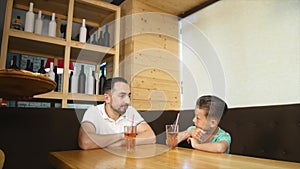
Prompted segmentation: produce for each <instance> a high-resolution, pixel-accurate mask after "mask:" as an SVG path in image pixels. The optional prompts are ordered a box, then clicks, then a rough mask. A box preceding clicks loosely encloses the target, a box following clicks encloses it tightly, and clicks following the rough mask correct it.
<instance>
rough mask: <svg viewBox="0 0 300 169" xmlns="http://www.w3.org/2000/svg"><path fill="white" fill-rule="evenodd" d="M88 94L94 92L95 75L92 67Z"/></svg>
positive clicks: (88, 82)
mask: <svg viewBox="0 0 300 169" xmlns="http://www.w3.org/2000/svg"><path fill="white" fill-rule="evenodd" d="M87 94H94V77H93V70H92V68H91V67H90V70H89V75H88V77H87Z"/></svg>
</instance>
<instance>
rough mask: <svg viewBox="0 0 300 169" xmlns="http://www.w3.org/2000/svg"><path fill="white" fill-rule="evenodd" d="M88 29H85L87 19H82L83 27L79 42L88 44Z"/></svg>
mask: <svg viewBox="0 0 300 169" xmlns="http://www.w3.org/2000/svg"><path fill="white" fill-rule="evenodd" d="M86 33H87V30H86V27H85V19H82V26H81V27H80V32H79V42H84V43H85V42H86Z"/></svg>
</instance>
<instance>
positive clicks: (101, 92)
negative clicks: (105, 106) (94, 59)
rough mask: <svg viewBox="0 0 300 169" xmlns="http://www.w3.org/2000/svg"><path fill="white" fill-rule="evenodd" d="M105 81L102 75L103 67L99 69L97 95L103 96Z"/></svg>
mask: <svg viewBox="0 0 300 169" xmlns="http://www.w3.org/2000/svg"><path fill="white" fill-rule="evenodd" d="M105 81H106V77H105V75H104V67H103V68H102V69H101V76H100V80H99V93H100V94H104V82H105Z"/></svg>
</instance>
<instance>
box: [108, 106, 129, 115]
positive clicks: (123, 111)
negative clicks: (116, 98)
mask: <svg viewBox="0 0 300 169" xmlns="http://www.w3.org/2000/svg"><path fill="white" fill-rule="evenodd" d="M123 106H126V107H127V108H126V109H125V110H121V107H123ZM128 106H129V105H128V104H126V105H122V106H120V107H119V109H116V108H114V107H113V106H112V104H110V107H111V109H113V110H114V111H116V112H118V113H119V114H120V115H123V114H124V113H125V112H126V111H127V109H128Z"/></svg>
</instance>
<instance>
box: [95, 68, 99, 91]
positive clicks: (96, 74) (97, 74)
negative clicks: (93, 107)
mask: <svg viewBox="0 0 300 169" xmlns="http://www.w3.org/2000/svg"><path fill="white" fill-rule="evenodd" d="M94 78H95V80H96V86H95V87H96V93H95V94H96V95H98V94H99V73H97V72H95V77H94Z"/></svg>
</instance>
